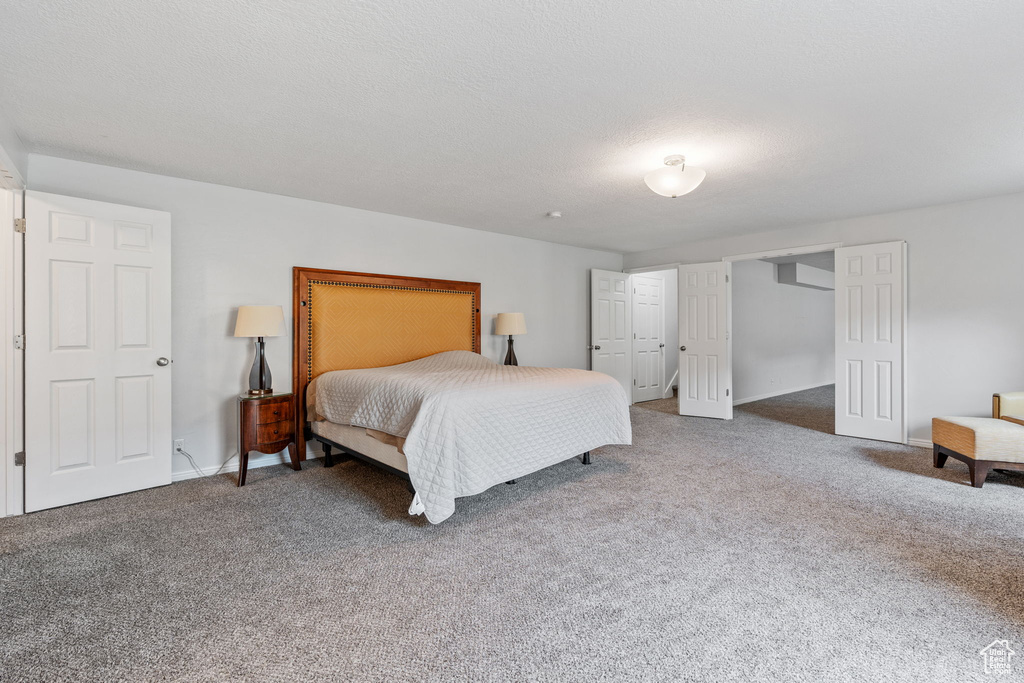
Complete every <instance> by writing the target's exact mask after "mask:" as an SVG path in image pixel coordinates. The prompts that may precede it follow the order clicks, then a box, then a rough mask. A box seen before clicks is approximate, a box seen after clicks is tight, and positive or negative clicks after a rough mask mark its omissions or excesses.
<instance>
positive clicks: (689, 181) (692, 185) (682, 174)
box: [644, 154, 707, 198]
mask: <svg viewBox="0 0 1024 683" xmlns="http://www.w3.org/2000/svg"><path fill="white" fill-rule="evenodd" d="M706 175H707V172H705V171H704V169H702V168H694V167H693V166H687V165H686V157H684V156H683V155H682V154H673V155H671V156H667V157H665V168H659V169H658V170H657V171H651V172H650V173H648V174H647V175H645V176H644V182H645V183H647V187H649V188H651V189H652V190H653V191H654V192H657V193H658V194H660V195H661V196H662V197H673V198H675V197H682V196H683V195H684V194H689V193H690V192H693V191H694V190H696V189H697V186H698V185H700V184H701V183H702V182H704V177H705V176H706Z"/></svg>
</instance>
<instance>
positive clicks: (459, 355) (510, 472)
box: [293, 268, 632, 524]
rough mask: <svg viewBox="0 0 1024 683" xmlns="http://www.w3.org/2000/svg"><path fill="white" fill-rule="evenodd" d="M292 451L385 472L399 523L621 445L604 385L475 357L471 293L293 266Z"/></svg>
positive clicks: (625, 415)
mask: <svg viewBox="0 0 1024 683" xmlns="http://www.w3.org/2000/svg"><path fill="white" fill-rule="evenodd" d="M293 304H294V305H293V311H294V334H295V346H294V348H295V356H294V363H293V386H294V387H295V391H296V395H297V396H298V397H299V400H298V402H297V403H298V405H297V410H296V430H295V433H296V435H297V438H298V440H299V443H298V444H297V445H298V446H299V448H298V450H299V453H300V454H304V453H305V441H306V440H307V439H313V440H315V441H318V442H319V443H320V444H321V445H322V446H323V448H324V454H325V465H327V466H331V465H332V464H333V456H334V451H335V450H337V451H338V452H339V454H340V455H343V456H347V457H352V458H357V459H360V460H364V461H366V462H369V463H371V464H373V465H375V466H377V467H381V468H383V469H386V470H388V471H391V472H393V473H395V474H397V475H399V476H401V477H403V478H405V479H407V480H408V481H409V482H410V484H411V487H410V488H411V490H412V492H413V501H412V505H411V506H410V513H411V514H419V513H424V514H425V515H426V518H427V519H428V520H429V521H430V522H431V523H435V524H436V523H439V522H441V521H443V520H444V519H447V518H448V517H449V516H450V515H451V514H452V513H453V512H454V510H455V500H456V499H457V498H460V497H463V496H469V495H475V494H477V493H480V492H482V491H484V490H486V489H487V488H490V487H491V486H494V485H496V484H500V483H502V482H509V481H513V480H515V479H518V478H520V477H524V476H526V475H528V474H530V473H532V472H536V471H538V470H540V469H543V468H545V467H549V466H551V465H554V464H556V463H558V462H562V461H564V460H568V459H570V458H576V457H579V456H581V455H582V456H583V461H584V463H589V453H590V451H592V450H594V449H596V448H598V447H600V446H604V445H607V444H629V443H630V442H631V440H632V434H631V429H630V422H629V410H628V399H627V397H626V394H625V391H624V390H623V389H622V387H621V386H620V385H619V383H618V382H617V381H615V380H614V379H612V378H611V377H608V376H607V375H604V374H601V373H596V372H590V371H586V370H574V369H566V368H533V367H516V366H503V365H498V364H497V363H495V362H493V361H491V360H489V359H487V358H485V357H484V356H482V355H480V332H481V330H480V285H479V283H472V282H458V281H443V280H426V279H420V278H408V277H399V276H384V275H373V274H367V273H350V272H343V271H329V270H321V269H310V268H295V269H294V301H293Z"/></svg>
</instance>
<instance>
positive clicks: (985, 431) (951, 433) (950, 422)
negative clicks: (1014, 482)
mask: <svg viewBox="0 0 1024 683" xmlns="http://www.w3.org/2000/svg"><path fill="white" fill-rule="evenodd" d="M997 412H998V410H997ZM1018 420H1019V418H1018ZM1018 420H1014V419H997V418H991V417H936V418H933V419H932V443H933V444H934V447H933V458H934V460H933V464H934V465H935V466H936V467H942V466H943V465H945V464H946V458H947V457H951V458H955V459H957V460H960V461H962V462H965V463H967V468H968V469H969V470H970V472H971V486H974V487H975V488H979V489H980V488H981V487H982V485H983V484H984V483H985V477H987V476H988V473H989V470H991V469H993V468H995V469H1002V470H1024V425H1022V424H1021V423H1020V422H1019V421H1018Z"/></svg>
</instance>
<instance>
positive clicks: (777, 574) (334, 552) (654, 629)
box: [0, 388, 1024, 683]
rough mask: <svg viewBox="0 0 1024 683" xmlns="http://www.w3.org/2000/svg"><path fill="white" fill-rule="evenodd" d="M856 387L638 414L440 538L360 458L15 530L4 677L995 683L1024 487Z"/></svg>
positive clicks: (1, 527) (1018, 553)
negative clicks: (582, 458)
mask: <svg viewBox="0 0 1024 683" xmlns="http://www.w3.org/2000/svg"><path fill="white" fill-rule="evenodd" d="M831 391H832V390H831V388H823V389H815V390H811V391H807V392H801V393H798V394H792V395H789V396H783V397H778V398H774V399H769V400H766V401H761V402H758V403H752V404H748V405H745V406H740V407H738V408H737V411H736V418H735V419H734V420H733V421H731V422H720V421H715V420H703V419H690V418H680V417H679V416H678V415H675V414H673V413H674V404H673V402H672V401H667V402H654V403H650V404H644V405H640V406H635V407H634V408H633V409H632V415H633V424H634V441H635V444H634V445H633V446H632V447H607V448H603V449H600V450H599V451H596V452H595V453H594V460H593V464H592V465H590V466H589V467H588V466H583V465H582V464H580V462H579V461H577V460H571V461H568V462H565V463H562V464H560V465H556V466H554V467H551V468H549V469H547V470H544V471H542V472H538V473H536V474H534V475H531V476H529V477H525V478H523V479H521V480H520V481H519V483H518V484H516V485H513V486H506V485H500V486H496V487H494V488H492V489H490V490H489V491H486V492H484V493H483V494H481V495H478V496H474V497H471V498H466V499H462V500H460V501H459V504H458V509H457V511H456V513H455V515H454V516H453V517H452V518H450V519H449V520H448V521H446V522H444V523H443V524H440V525H438V526H430V525H429V524H426V523H425V522H424V521H423V520H422V519H421V518H409V517H408V516H407V515H406V507H407V506H408V504H409V494H408V492H407V491H406V489H405V486H404V484H403V483H402V482H401V481H399V480H398V479H397V478H394V477H392V476H389V475H387V474H384V473H381V472H379V471H377V470H375V469H373V468H370V467H368V466H366V465H363V464H360V463H356V462H348V463H344V464H341V465H338V466H336V467H334V468H331V469H325V468H323V467H322V466H321V465H320V463H319V462H311V463H307V464H305V466H304V469H303V471H302V472H292V471H290V470H289V469H287V468H285V467H283V466H282V467H270V468H264V469H259V470H254V471H251V472H250V473H249V481H248V483H247V485H246V486H245V487H244V488H242V489H237V488H235V486H234V482H233V479H232V477H230V476H216V477H211V478H207V479H197V480H191V481H186V482H181V483H177V484H174V485H172V486H167V487H164V488H160V489H153V490H149V491H143V492H139V493H134V494H129V495H124V496H118V497H115V498H109V499H106V500H100V501H94V502H90V503H84V504H81V505H75V506H70V507H66V508H61V509H56V510H50V511H46V512H41V513H36V514H32V515H26V516H22V517H14V518H7V519H2V520H0V580H2V583H0V680H3V681H121V680H130V681H221V680H238V681H307V680H308V681H313V680H325V681H327V680H329V681H342V680H345V681H449V680H450V681H523V680H542V681H617V680H628V681H645V680H651V681H656V680H659V681H660V680H664V681H716V682H717V681H808V682H811V681H813V682H815V683H820V682H823V681H871V682H872V683H877V682H879V681H927V682H929V683H936V682H941V681H988V680H992V677H991V676H989V675H986V673H985V671H984V666H983V661H982V658H981V655H980V654H979V652H980V651H981V650H982V648H984V647H986V646H987V645H989V644H990V643H992V642H993V641H995V640H1007V641H1008V642H1009V646H1010V647H1011V649H1013V650H1015V651H1016V652H1018V653H1020V654H1019V655H1018V657H1020V658H1024V571H1022V568H1024V524H1022V523H1021V517H1022V511H1024V476H1022V475H1018V474H1013V475H1002V474H998V473H996V474H993V475H992V476H991V477H990V480H989V482H988V483H987V484H986V485H985V488H984V489H981V490H977V489H972V488H971V487H970V486H969V485H968V479H967V471H966V467H965V466H963V465H962V464H961V463H956V462H952V461H951V462H950V463H949V464H948V465H947V466H946V468H945V469H943V470H935V469H933V468H932V466H931V453H930V452H929V451H927V450H924V449H919V448H909V447H904V446H897V445H891V444H885V443H877V442H872V441H861V440H856V439H849V438H842V437H837V436H835V435H833V434H832V424H831V422H832V420H831V405H832V404H831V402H832V400H833V397H832V394H831V393H830V392H831ZM1011 663H1012V664H1014V665H1016V664H1018V663H1017V662H1015V661H1013V660H1011ZM1016 669H1017V670H1015V671H1013V673H1012V675H1011V676H1010V677H1009V678H1010V679H1013V680H1019V678H1016V677H1017V676H1020V675H1021V672H1024V662H1020V663H1019V666H1017V667H1016Z"/></svg>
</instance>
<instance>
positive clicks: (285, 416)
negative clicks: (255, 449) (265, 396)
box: [256, 400, 293, 441]
mask: <svg viewBox="0 0 1024 683" xmlns="http://www.w3.org/2000/svg"><path fill="white" fill-rule="evenodd" d="M292 416H293V413H292V402H291V401H290V400H289V401H278V402H277V403H269V404H267V405H261V406H260V407H259V412H258V414H257V417H256V423H257V424H261V425H264V424H269V423H271V422H284V421H285V420H291V419H292ZM262 440H263V439H262V438H260V441H262Z"/></svg>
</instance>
